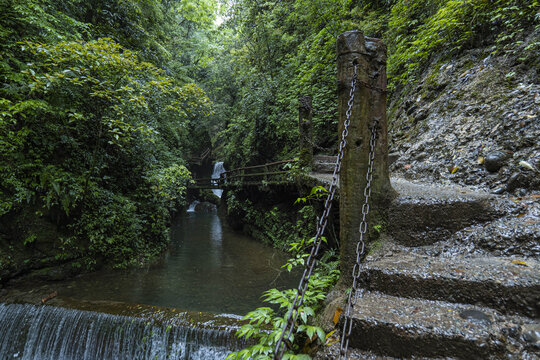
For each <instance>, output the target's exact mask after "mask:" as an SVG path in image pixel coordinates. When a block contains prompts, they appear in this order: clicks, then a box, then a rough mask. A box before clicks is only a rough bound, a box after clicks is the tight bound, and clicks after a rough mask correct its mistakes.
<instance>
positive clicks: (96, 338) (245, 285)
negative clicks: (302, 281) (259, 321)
mask: <svg viewBox="0 0 540 360" xmlns="http://www.w3.org/2000/svg"><path fill="white" fill-rule="evenodd" d="M286 259H287V256H286V254H284V253H282V252H280V251H277V250H275V249H273V248H271V247H268V246H265V245H263V244H261V243H259V242H257V241H255V240H253V239H251V238H249V237H247V236H245V235H242V234H239V233H237V232H234V231H233V230H232V229H231V228H229V227H228V226H227V224H226V222H225V221H224V219H222V218H221V217H220V215H218V213H217V212H210V213H205V212H195V211H190V212H186V213H185V214H183V215H182V216H179V217H177V218H176V219H175V221H174V222H173V224H172V226H171V244H170V249H169V251H168V252H167V253H166V254H165V255H164V256H163V258H162V259H161V260H160V261H159V262H158V263H156V264H154V265H152V266H149V267H147V268H145V269H135V270H123V271H111V270H107V271H99V272H95V273H90V274H85V275H82V276H79V277H76V278H74V279H71V280H69V281H64V282H61V283H55V284H53V285H47V286H53V287H54V290H55V291H57V293H58V295H57V297H56V298H54V299H53V300H51V301H49V302H47V305H37V304H36V305H33V304H20V303H17V300H13V301H12V302H15V303H0V359H40V360H53V359H54V360H72V359H73V360H75V359H88V360H98V359H99V360H101V359H179V360H189V359H192V360H199V359H201V360H202V359H207V360H222V359H224V358H225V357H226V355H227V354H228V353H229V352H230V351H232V350H236V349H238V348H240V347H241V346H242V343H241V341H239V340H238V339H237V338H236V337H235V335H234V333H235V331H236V330H237V329H238V327H239V326H240V323H239V319H240V318H241V316H242V315H245V314H246V313H247V312H248V311H251V310H253V309H255V308H256V307H259V306H268V304H265V303H263V302H262V301H261V298H260V297H261V295H262V293H263V292H264V291H265V290H267V289H270V288H273V287H277V288H281V289H283V288H291V287H296V286H297V280H298V275H297V274H296V275H295V274H289V273H287V272H285V271H283V269H281V266H282V265H283V264H284V263H285V261H286ZM34 287H36V286H35V284H34ZM17 291H19V292H20V293H24V294H27V293H30V292H32V290H30V288H28V289H18V290H17Z"/></svg>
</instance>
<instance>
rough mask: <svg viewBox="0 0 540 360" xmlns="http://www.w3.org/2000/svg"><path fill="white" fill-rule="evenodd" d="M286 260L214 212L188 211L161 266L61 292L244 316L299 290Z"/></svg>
mask: <svg viewBox="0 0 540 360" xmlns="http://www.w3.org/2000/svg"><path fill="white" fill-rule="evenodd" d="M286 259H287V256H286V255H285V254H284V253H282V252H280V251H277V250H275V249H273V248H271V247H269V246H265V245H263V244H261V243H260V242H257V241H254V240H253V239H251V238H249V237H247V236H245V235H242V234H239V233H237V232H234V231H233V230H232V229H231V228H229V227H228V226H227V224H226V222H225V221H224V220H223V219H221V217H220V216H219V215H218V214H217V213H215V212H214V213H198V212H188V213H186V214H184V215H182V216H180V217H179V218H177V219H176V221H175V222H174V223H173V225H172V227H171V246H170V250H169V251H168V252H167V254H166V255H165V256H164V258H163V260H162V261H161V262H160V263H158V264H157V265H154V266H151V267H149V268H147V269H142V270H141V269H137V270H132V271H112V272H111V271H103V272H98V273H94V274H89V275H85V276H82V277H79V278H76V279H74V280H72V281H70V282H68V283H67V284H64V285H63V286H62V287H61V288H59V289H58V294H59V295H62V296H67V297H73V298H77V299H82V300H114V301H122V302H129V303H139V304H148V305H158V306H167V307H174V308H179V309H184V310H195V311H203V312H212V313H229V314H238V315H244V314H246V313H247V312H248V311H251V310H253V309H254V308H255V307H258V306H261V305H263V303H262V302H261V300H260V296H261V295H262V293H263V292H264V291H265V290H267V289H270V288H273V287H278V288H284V287H296V286H297V279H298V277H297V276H291V274H288V273H286V272H285V271H283V269H281V266H282V265H283V264H284V263H285V261H286Z"/></svg>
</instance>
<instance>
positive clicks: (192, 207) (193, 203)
mask: <svg viewBox="0 0 540 360" xmlns="http://www.w3.org/2000/svg"><path fill="white" fill-rule="evenodd" d="M200 203H201V202H200V201H199V200H195V201H194V202H192V203H191V204H190V205H189V208H188V209H187V212H195V207H196V206H197V205H199V204H200Z"/></svg>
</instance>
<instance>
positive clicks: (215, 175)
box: [212, 161, 225, 197]
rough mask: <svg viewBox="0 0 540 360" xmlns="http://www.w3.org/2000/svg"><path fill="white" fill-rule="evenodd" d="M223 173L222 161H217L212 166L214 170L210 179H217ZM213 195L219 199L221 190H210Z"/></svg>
mask: <svg viewBox="0 0 540 360" xmlns="http://www.w3.org/2000/svg"><path fill="white" fill-rule="evenodd" d="M224 172H225V167H224V166H223V161H218V162H217V163H215V164H214V170H213V171H212V179H219V176H220V175H221V174H223V173H224ZM212 192H213V193H214V195H216V196H218V197H221V195H222V194H223V190H221V189H212Z"/></svg>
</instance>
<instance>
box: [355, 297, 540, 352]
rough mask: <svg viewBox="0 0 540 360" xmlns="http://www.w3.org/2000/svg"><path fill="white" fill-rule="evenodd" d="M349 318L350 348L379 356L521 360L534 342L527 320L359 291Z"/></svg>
mask: <svg viewBox="0 0 540 360" xmlns="http://www.w3.org/2000/svg"><path fill="white" fill-rule="evenodd" d="M353 316H354V318H353V328H352V334H351V339H350V346H351V347H352V348H355V349H359V350H367V351H373V352H375V353H376V354H381V355H385V356H393V357H398V358H407V357H411V356H426V357H443V358H444V357H453V358H458V359H499V358H501V359H502V358H515V359H521V358H522V357H521V354H525V353H534V352H535V351H536V350H537V349H538V345H539V344H538V343H537V342H534V340H531V339H528V338H527V335H530V334H528V333H526V331H528V330H527V329H529V328H532V329H538V327H537V325H538V324H537V323H536V324H535V323H534V322H533V320H531V319H528V318H524V317H519V316H504V315H501V314H500V313H498V312H497V311H495V310H493V309H489V308H482V307H476V306H472V305H463V304H452V303H445V302H441V301H431V300H419V299H406V298H399V297H394V296H390V295H386V294H382V293H377V292H365V293H364V296H363V297H361V298H359V299H358V302H357V304H356V307H355V309H354V315H353ZM530 358H531V359H533V358H535V357H534V356H533V357H530Z"/></svg>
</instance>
